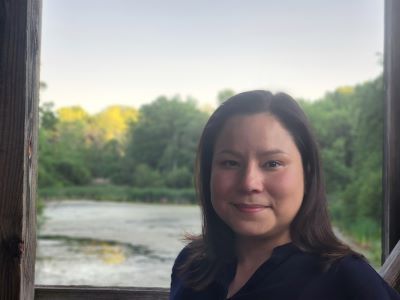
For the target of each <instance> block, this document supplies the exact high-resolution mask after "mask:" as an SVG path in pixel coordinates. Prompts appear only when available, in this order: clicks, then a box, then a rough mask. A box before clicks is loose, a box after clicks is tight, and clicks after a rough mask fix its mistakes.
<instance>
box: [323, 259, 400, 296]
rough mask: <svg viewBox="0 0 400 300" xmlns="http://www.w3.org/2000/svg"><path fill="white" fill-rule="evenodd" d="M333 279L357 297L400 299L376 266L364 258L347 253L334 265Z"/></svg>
mask: <svg viewBox="0 0 400 300" xmlns="http://www.w3.org/2000/svg"><path fill="white" fill-rule="evenodd" d="M328 273H330V275H331V278H332V280H333V281H334V282H335V283H336V284H335V285H339V286H340V287H341V289H342V290H343V291H346V294H348V295H352V296H353V297H354V298H355V299H400V296H399V294H398V293H397V292H395V291H394V290H393V289H392V288H391V287H390V286H389V285H388V284H387V283H386V282H385V281H384V280H383V278H382V277H381V276H380V275H379V274H378V273H377V272H376V271H375V270H374V268H373V267H372V266H371V265H370V264H369V263H368V262H367V261H366V260H364V259H363V258H361V257H358V256H356V255H347V256H345V257H343V258H341V259H340V260H338V261H337V262H336V263H334V264H333V265H332V267H331V268H330V270H329V271H328Z"/></svg>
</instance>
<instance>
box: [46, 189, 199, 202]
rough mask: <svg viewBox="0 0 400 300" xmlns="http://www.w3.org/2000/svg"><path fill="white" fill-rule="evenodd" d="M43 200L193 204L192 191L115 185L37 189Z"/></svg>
mask: <svg viewBox="0 0 400 300" xmlns="http://www.w3.org/2000/svg"><path fill="white" fill-rule="evenodd" d="M39 197H40V198H42V199H44V200H57V199H90V200H99V201H132V202H145V203H153V202H154V203H195V199H196V197H195V191H194V190H193V189H170V188H134V187H129V186H116V185H91V186H70V187H57V188H39Z"/></svg>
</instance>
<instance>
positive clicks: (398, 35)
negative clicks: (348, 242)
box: [382, 0, 400, 261]
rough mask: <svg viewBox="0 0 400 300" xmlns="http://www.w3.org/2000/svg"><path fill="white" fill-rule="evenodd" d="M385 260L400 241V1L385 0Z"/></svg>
mask: <svg viewBox="0 0 400 300" xmlns="http://www.w3.org/2000/svg"><path fill="white" fill-rule="evenodd" d="M384 58H385V66H384V67H385V70H384V77H385V78H384V79H385V80H384V82H385V114H386V115H385V118H384V119H385V127H384V128H385V134H384V166H383V167H384V174H383V193H384V205H383V207H384V209H383V226H382V245H383V247H382V250H383V251H382V261H385V260H386V258H387V257H388V255H389V253H390V252H391V251H392V250H393V249H394V247H395V245H396V243H397V242H398V241H399V240H400V1H399V0H385V55H384Z"/></svg>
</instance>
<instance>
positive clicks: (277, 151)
mask: <svg viewBox="0 0 400 300" xmlns="http://www.w3.org/2000/svg"><path fill="white" fill-rule="evenodd" d="M215 154H216V155H218V154H231V155H235V156H241V153H240V152H237V151H235V150H231V149H222V150H220V151H218V152H216V153H215ZM276 154H284V155H288V153H287V152H285V151H283V150H281V149H269V150H262V151H258V152H257V155H259V156H268V155H276Z"/></svg>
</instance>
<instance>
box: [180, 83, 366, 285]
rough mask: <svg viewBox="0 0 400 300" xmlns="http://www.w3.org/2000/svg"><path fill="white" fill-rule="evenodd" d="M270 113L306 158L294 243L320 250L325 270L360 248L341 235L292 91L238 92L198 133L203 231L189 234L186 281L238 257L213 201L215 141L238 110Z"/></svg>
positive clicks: (204, 281) (206, 277)
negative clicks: (330, 212)
mask: <svg viewBox="0 0 400 300" xmlns="http://www.w3.org/2000/svg"><path fill="white" fill-rule="evenodd" d="M262 112H265V113H269V114H271V115H273V116H274V117H276V118H277V119H278V120H279V121H280V122H281V124H282V125H283V127H284V128H285V129H286V130H287V131H288V132H289V133H290V134H291V136H292V138H293V140H294V142H295V144H296V146H297V148H298V150H299V152H300V154H301V159H302V164H303V170H304V180H305V193H304V198H303V201H302V204H301V207H300V209H299V211H298V213H297V215H296V217H295V218H294V220H293V221H292V223H291V226H290V234H291V239H292V242H293V244H295V245H296V246H297V247H298V248H300V249H301V250H302V251H304V252H308V253H313V254H317V255H320V256H321V257H323V258H324V259H323V260H322V261H323V264H324V265H323V269H327V268H329V266H330V265H331V264H332V263H333V262H334V261H335V260H337V259H340V258H342V257H344V256H345V255H348V254H355V255H357V256H360V255H359V254H358V253H356V252H354V251H353V250H351V249H350V248H349V247H348V246H347V245H345V244H343V243H342V242H341V241H340V240H338V239H337V238H336V236H335V234H334V233H333V230H332V226H331V223H330V219H329V215H328V211H327V199H326V192H325V185H324V179H323V173H322V168H321V161H320V156H319V150H318V146H317V142H316V138H315V136H314V134H313V131H312V129H311V126H310V124H309V121H308V119H307V117H306V115H305V114H304V112H303V110H302V109H301V108H300V106H299V105H298V104H297V102H296V101H295V100H293V99H292V98H291V97H290V96H289V95H287V94H284V93H278V94H275V95H274V94H272V93H270V92H268V91H262V90H256V91H249V92H244V93H240V94H238V95H235V96H233V97H231V98H229V99H228V100H227V101H225V102H224V103H222V104H221V105H220V106H219V107H218V108H217V110H216V111H215V112H214V113H213V114H212V115H211V117H210V119H209V120H208V122H207V124H206V125H205V127H204V130H203V133H202V135H201V137H200V141H199V146H198V150H197V158H196V174H195V183H196V192H197V197H198V200H199V203H200V206H201V210H202V217H203V223H202V224H203V225H202V226H203V227H202V233H201V235H199V236H191V237H189V240H190V243H189V245H188V246H187V247H188V253H189V254H188V257H187V259H186V261H185V262H184V263H183V264H182V265H181V266H180V267H179V272H180V273H181V274H184V276H183V277H184V280H185V282H186V284H187V285H188V286H190V287H192V288H193V289H196V290H201V289H203V288H205V287H206V286H207V285H208V284H210V283H211V282H212V281H213V280H214V279H215V276H216V274H218V272H219V271H220V270H221V268H222V267H223V266H224V265H226V263H228V262H230V261H232V260H233V259H235V255H236V254H235V247H234V233H233V231H232V230H231V229H230V228H229V227H228V226H227V225H226V224H225V223H224V222H223V221H222V220H221V219H220V218H219V216H218V215H217V214H216V213H215V211H214V209H213V207H212V204H211V191H210V177H211V164H212V160H213V154H214V153H213V151H214V146H215V142H216V140H217V138H218V135H219V133H220V131H221V130H222V128H223V126H224V124H225V123H226V121H227V120H228V119H229V118H231V117H232V116H236V115H251V114H256V113H262Z"/></svg>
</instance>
